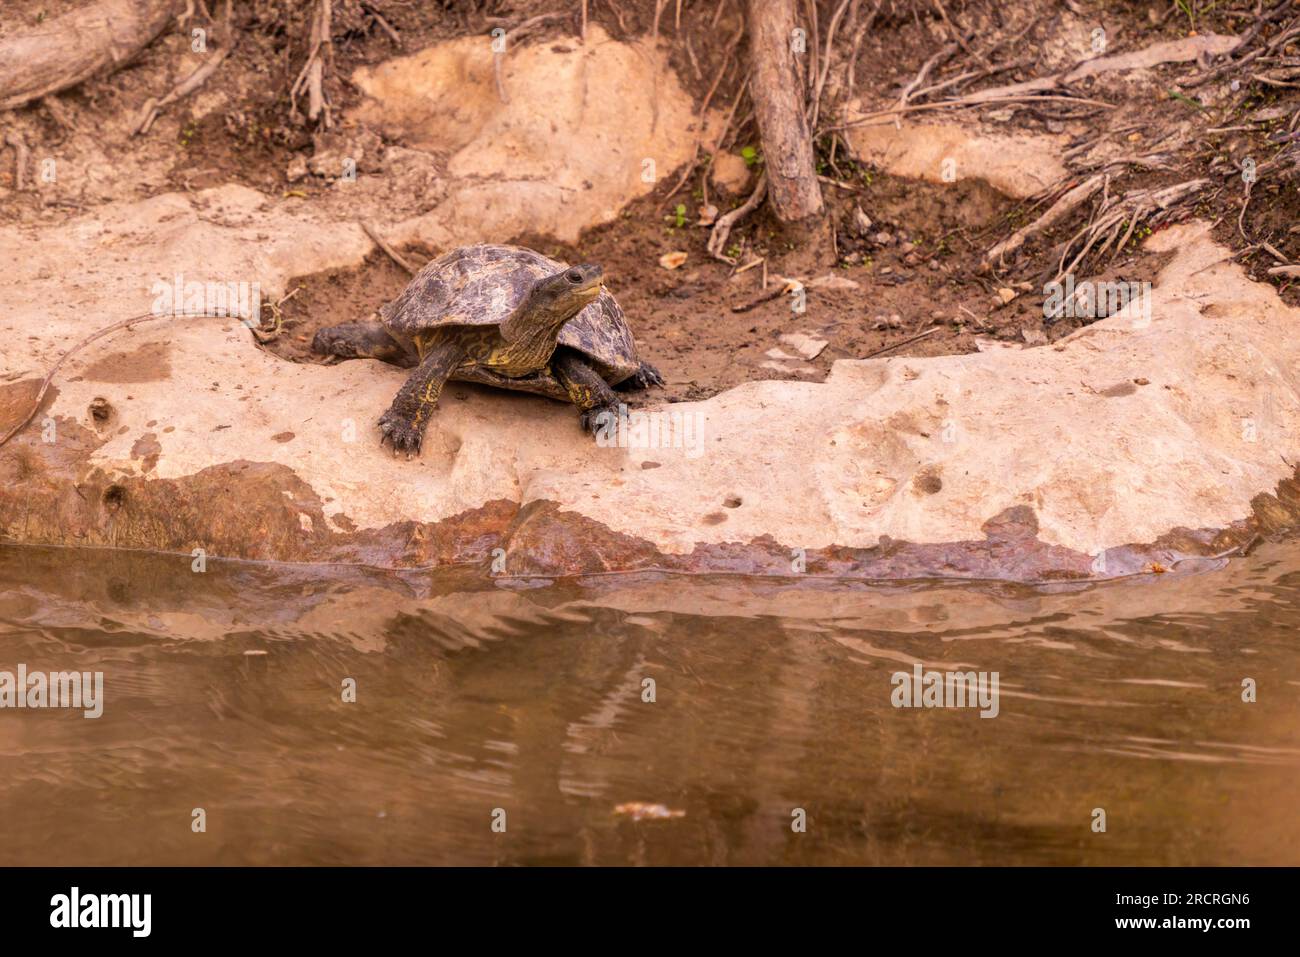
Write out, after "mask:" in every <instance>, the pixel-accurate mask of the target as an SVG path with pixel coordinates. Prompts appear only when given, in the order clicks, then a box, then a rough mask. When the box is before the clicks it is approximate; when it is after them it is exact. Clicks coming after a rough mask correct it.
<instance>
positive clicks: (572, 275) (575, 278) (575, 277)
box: [564, 269, 582, 286]
mask: <svg viewBox="0 0 1300 957" xmlns="http://www.w3.org/2000/svg"><path fill="white" fill-rule="evenodd" d="M564 278H565V279H567V280H569V282H571V283H573V284H574V285H575V286H576V285H577V284H578V283H580V282H582V273H580V272H578V270H576V269H570V270H569V271H568V272H567V273H565V275H564Z"/></svg>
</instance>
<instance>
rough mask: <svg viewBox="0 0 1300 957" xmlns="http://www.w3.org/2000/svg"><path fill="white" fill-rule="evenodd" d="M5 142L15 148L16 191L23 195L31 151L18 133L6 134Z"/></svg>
mask: <svg viewBox="0 0 1300 957" xmlns="http://www.w3.org/2000/svg"><path fill="white" fill-rule="evenodd" d="M5 142H6V143H7V144H8V145H10V146H12V147H13V148H14V190H15V191H16V192H19V193H21V192H22V191H23V190H24V189H25V188H26V186H27V159H28V157H29V156H30V152H31V151H30V150H28V149H27V143H26V142H25V141H24V140H23V138H22V136H21V135H20V134H18V133H16V132H9V133H6V134H5Z"/></svg>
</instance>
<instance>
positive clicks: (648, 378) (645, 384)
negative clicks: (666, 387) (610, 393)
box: [614, 362, 664, 392]
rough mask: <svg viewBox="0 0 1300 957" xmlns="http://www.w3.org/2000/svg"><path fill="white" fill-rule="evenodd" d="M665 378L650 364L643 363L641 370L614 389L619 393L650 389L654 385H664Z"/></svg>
mask: <svg viewBox="0 0 1300 957" xmlns="http://www.w3.org/2000/svg"><path fill="white" fill-rule="evenodd" d="M663 384H664V377H663V376H662V375H660V374H659V370H658V369H656V368H655V367H654V366H652V365H651V364H650V363H648V362H643V363H641V368H639V369H637V370H636V372H633V373H632V374H631V375H630V376H628V377H627V378H626V379H624V380H623V381H622V382H620V383H619V384H618V385H616V386H614V388H616V389H618V391H619V392H635V391H636V390H638V389H648V388H650V387H651V386H652V385H663Z"/></svg>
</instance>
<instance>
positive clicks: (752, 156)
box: [740, 146, 761, 169]
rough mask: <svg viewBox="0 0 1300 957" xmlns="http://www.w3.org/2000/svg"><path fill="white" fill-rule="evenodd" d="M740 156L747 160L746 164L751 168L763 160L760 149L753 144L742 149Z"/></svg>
mask: <svg viewBox="0 0 1300 957" xmlns="http://www.w3.org/2000/svg"><path fill="white" fill-rule="evenodd" d="M740 158H741V159H743V160H744V161H745V165H746V166H748V167H750V168H751V169H752V168H753V167H755V166H757V165H758V164H759V162H761V160H760V159H759V156H758V150H756V149H755V148H754V147H752V146H746V147H744V148H743V149H741V151H740Z"/></svg>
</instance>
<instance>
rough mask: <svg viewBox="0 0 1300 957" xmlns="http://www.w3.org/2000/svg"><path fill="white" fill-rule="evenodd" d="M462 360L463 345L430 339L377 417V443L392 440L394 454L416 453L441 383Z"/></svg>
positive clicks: (441, 385) (463, 359)
mask: <svg viewBox="0 0 1300 957" xmlns="http://www.w3.org/2000/svg"><path fill="white" fill-rule="evenodd" d="M464 361H465V349H464V347H463V346H461V345H459V344H457V343H455V342H451V341H447V340H443V341H439V342H433V343H430V345H429V348H428V350H427V351H426V352H425V354H424V359H422V360H421V362H420V364H419V365H417V366H416V367H415V371H414V372H412V373H411V375H410V377H409V378H408V379H407V380H406V384H405V385H403V386H402V387H401V388H400V389H399V390H397V395H396V396H395V397H394V398H393V404H392V405H391V406H389V407H388V411H387V412H385V413H384V414H383V415H382V416H380V417H379V431H380V432H381V433H383V434H382V436H381V437H380V439H379V442H380V444H381V445H382V444H383V443H384V442H386V441H387V442H389V443H391V444H392V446H393V454H394V455H396V454H397V453H398V452H405V453H406V454H407V456H408V457H409V456H410V454H411V453H412V452H415V453H417V454H418V453H419V451H420V445H421V444H422V443H423V442H424V430H425V429H426V428H427V427H428V425H429V419H430V417H431V416H432V415H433V410H434V408H435V407H436V406H437V405H438V396H439V395H441V394H442V387H443V386H444V385H445V384H446V382H447V379H448V378H450V377H451V374H452V373H453V372H455V371H456V369H457V368H458V367H459V366H460V364H461V363H462V362H464Z"/></svg>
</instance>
